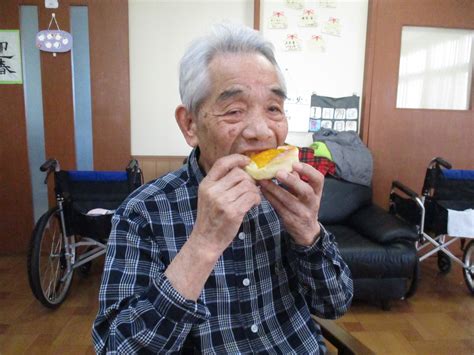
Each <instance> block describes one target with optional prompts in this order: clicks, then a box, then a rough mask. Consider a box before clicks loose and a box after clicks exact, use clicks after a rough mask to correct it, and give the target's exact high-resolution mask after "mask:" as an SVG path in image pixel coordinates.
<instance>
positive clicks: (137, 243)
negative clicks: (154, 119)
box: [93, 150, 353, 354]
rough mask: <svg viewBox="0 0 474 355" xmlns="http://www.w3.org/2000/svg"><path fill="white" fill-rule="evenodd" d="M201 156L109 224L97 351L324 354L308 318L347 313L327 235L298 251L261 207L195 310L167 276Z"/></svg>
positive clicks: (189, 216)
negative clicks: (167, 269)
mask: <svg viewBox="0 0 474 355" xmlns="http://www.w3.org/2000/svg"><path fill="white" fill-rule="evenodd" d="M198 153H199V151H198V150H194V151H193V152H192V153H191V155H190V157H189V160H188V163H187V165H185V166H183V167H182V168H181V169H180V170H178V171H176V172H173V173H170V174H168V175H165V176H164V177H162V178H160V179H157V180H155V181H154V182H152V183H150V184H147V185H144V186H142V187H141V188H140V189H138V190H137V191H135V192H134V193H133V194H132V195H131V196H130V198H129V199H128V200H127V201H126V202H125V203H124V204H123V205H122V206H121V207H120V208H119V209H118V211H117V213H116V214H115V216H114V217H113V222H112V233H111V235H110V238H109V242H108V248H107V254H106V259H105V267H104V273H103V278H102V284H101V287H100V293H99V302H100V307H99V312H98V315H97V318H96V320H95V322H94V326H93V340H94V343H95V349H96V351H97V352H98V353H106V352H107V353H126V354H131V353H137V352H140V353H178V352H182V353H188V351H189V352H191V353H192V352H193V351H194V352H196V351H197V352H199V353H205V354H223V353H234V354H235V353H275V354H285V353H293V354H295V353H298V354H307V353H312V354H317V353H322V352H324V351H325V350H326V348H325V346H324V343H323V339H322V336H321V332H320V329H319V327H318V326H317V325H316V324H315V323H314V322H313V321H312V319H311V316H310V315H311V313H313V314H316V315H318V316H321V317H325V318H334V317H338V316H340V315H342V314H343V313H344V312H345V311H346V310H347V309H348V307H349V305H350V302H351V299H352V294H353V288H352V280H351V278H350V272H349V269H348V267H347V265H346V264H345V263H344V261H343V260H342V258H341V256H340V254H339V251H338V249H337V246H336V244H335V242H334V237H333V236H332V235H331V234H328V233H327V232H326V231H324V229H323V232H322V235H321V237H320V238H319V239H318V241H317V242H316V243H315V244H314V245H313V246H311V247H301V246H297V245H295V244H294V243H293V242H292V240H291V238H290V237H289V235H288V234H287V233H286V232H285V229H284V228H283V226H282V223H281V221H280V219H279V217H278V216H277V215H276V213H275V211H274V209H273V208H272V207H271V206H270V204H269V203H268V202H267V201H265V200H264V201H263V202H262V203H261V204H260V205H259V206H257V207H254V208H252V209H251V210H250V211H249V212H248V213H247V215H246V216H245V219H244V221H243V223H242V226H241V228H240V231H239V233H238V235H237V236H236V238H235V239H234V241H233V242H232V244H231V245H230V246H229V247H228V248H227V249H226V250H225V251H224V253H223V255H222V256H221V258H220V259H219V260H218V262H217V264H216V266H215V268H214V270H213V271H212V273H211V275H210V276H209V279H208V280H207V282H206V284H205V287H204V290H203V291H202V293H201V295H200V297H199V300H198V302H192V301H188V300H185V299H184V298H183V297H182V296H181V295H180V294H179V293H178V292H177V291H176V290H175V289H174V288H173V287H172V285H171V283H170V282H169V280H167V278H166V277H165V276H164V274H163V272H164V270H165V269H166V267H167V265H169V264H170V262H171V260H172V259H173V258H174V257H175V256H176V254H177V253H178V252H179V250H180V248H181V247H182V246H183V244H184V243H185V242H186V240H187V236H189V235H190V233H191V231H192V228H193V224H194V221H195V218H196V208H197V190H198V184H199V182H200V181H201V180H202V179H203V174H202V172H201V170H200V169H199V167H198V164H197V158H196V155H197V154H198ZM192 349H194V350H192Z"/></svg>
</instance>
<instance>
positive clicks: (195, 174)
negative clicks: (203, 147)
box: [187, 147, 206, 185]
mask: <svg viewBox="0 0 474 355" xmlns="http://www.w3.org/2000/svg"><path fill="white" fill-rule="evenodd" d="M200 154H201V151H200V150H199V147H196V148H194V149H193V150H192V151H191V153H190V154H189V157H188V162H187V170H188V174H189V177H191V178H194V179H195V180H196V182H197V184H198V185H199V184H200V183H201V181H202V179H204V177H205V176H206V173H205V172H204V171H203V170H202V169H201V167H200V166H199V163H198V160H199V155H200Z"/></svg>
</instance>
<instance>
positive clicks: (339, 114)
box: [309, 95, 360, 132]
mask: <svg viewBox="0 0 474 355" xmlns="http://www.w3.org/2000/svg"><path fill="white" fill-rule="evenodd" d="M359 102H360V97H359V96H356V95H352V96H347V97H339V98H334V97H327V96H319V95H312V96H311V109H310V119H309V131H310V132H316V131H319V130H320V129H321V128H330V129H334V130H335V131H356V132H358V131H359Z"/></svg>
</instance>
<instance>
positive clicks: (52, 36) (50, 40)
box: [36, 13, 72, 56]
mask: <svg viewBox="0 0 474 355" xmlns="http://www.w3.org/2000/svg"><path fill="white" fill-rule="evenodd" d="M53 20H54V22H55V23H56V28H57V29H56V30H50V28H51V24H52V22H53ZM36 47H38V48H39V49H40V50H41V51H45V52H51V53H53V56H56V53H64V52H69V51H70V50H71V48H72V35H71V34H70V33H69V32H66V31H62V30H61V29H60V28H59V25H58V22H57V21H56V15H55V14H54V13H53V14H52V15H51V20H50V21H49V25H48V29H47V30H43V31H40V32H38V33H37V34H36Z"/></svg>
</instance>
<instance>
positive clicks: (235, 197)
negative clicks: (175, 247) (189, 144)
mask: <svg viewBox="0 0 474 355" xmlns="http://www.w3.org/2000/svg"><path fill="white" fill-rule="evenodd" d="M249 162H250V160H249V158H248V157H246V156H244V155H239V154H233V155H229V156H226V157H223V158H221V159H219V160H217V161H216V162H215V164H214V165H213V166H212V168H211V169H210V170H209V172H208V174H207V176H206V177H205V178H204V180H203V181H202V182H201V184H200V185H199V192H198V207H197V218H196V223H195V225H194V228H193V232H192V234H191V238H196V239H199V241H200V244H202V246H203V247H204V248H206V249H207V250H208V251H209V252H212V253H214V255H215V256H217V257H219V256H220V255H221V254H222V252H223V251H224V250H225V249H226V248H227V247H228V246H229V244H230V243H231V242H232V240H233V239H234V237H235V235H236V234H237V232H238V230H239V228H240V225H241V224H242V220H243V218H244V216H245V214H246V213H247V212H248V211H249V210H250V209H251V208H252V207H253V206H256V205H258V204H260V200H261V198H260V192H259V189H258V187H257V186H256V183H255V181H254V180H253V179H252V178H251V177H250V176H249V175H248V174H247V173H246V172H245V171H244V170H242V168H243V167H245V166H246V165H247V164H248V163H249Z"/></svg>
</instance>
